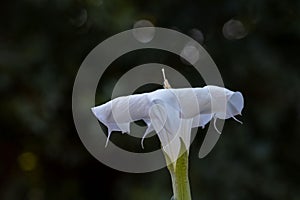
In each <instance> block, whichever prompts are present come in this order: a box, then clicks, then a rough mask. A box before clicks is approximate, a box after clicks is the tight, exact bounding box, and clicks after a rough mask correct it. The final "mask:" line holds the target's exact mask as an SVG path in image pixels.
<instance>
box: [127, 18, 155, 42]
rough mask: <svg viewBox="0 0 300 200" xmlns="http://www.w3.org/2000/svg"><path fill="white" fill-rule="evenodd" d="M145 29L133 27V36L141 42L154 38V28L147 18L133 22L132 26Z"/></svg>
mask: <svg viewBox="0 0 300 200" xmlns="http://www.w3.org/2000/svg"><path fill="white" fill-rule="evenodd" d="M144 27H147V29H134V30H133V32H132V33H133V36H134V37H135V38H136V39H137V40H138V41H140V42H142V43H148V42H150V41H151V40H152V39H153V38H154V34H155V28H154V25H153V24H152V23H151V22H150V21H149V20H144V19H143V20H139V21H137V22H135V23H134V25H133V28H144Z"/></svg>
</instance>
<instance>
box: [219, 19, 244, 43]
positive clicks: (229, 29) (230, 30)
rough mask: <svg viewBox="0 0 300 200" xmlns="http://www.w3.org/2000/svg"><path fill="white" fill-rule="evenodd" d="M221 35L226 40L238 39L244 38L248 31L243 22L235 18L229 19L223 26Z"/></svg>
mask: <svg viewBox="0 0 300 200" xmlns="http://www.w3.org/2000/svg"><path fill="white" fill-rule="evenodd" d="M222 31H223V35H224V37H225V38H226V39H228V40H238V39H242V38H244V37H245V36H246V35H247V34H248V32H247V30H246V28H245V26H244V24H243V23H242V22H241V21H239V20H235V19H231V20H229V21H228V22H226V23H225V24H224V26H223V30H222Z"/></svg>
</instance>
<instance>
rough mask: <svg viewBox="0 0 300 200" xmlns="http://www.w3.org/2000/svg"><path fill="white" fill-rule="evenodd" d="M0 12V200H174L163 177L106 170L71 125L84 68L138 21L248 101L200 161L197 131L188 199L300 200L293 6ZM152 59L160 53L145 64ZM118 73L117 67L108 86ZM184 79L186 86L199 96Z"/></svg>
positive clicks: (59, 4) (116, 2)
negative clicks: (188, 40) (211, 67)
mask: <svg viewBox="0 0 300 200" xmlns="http://www.w3.org/2000/svg"><path fill="white" fill-rule="evenodd" d="M0 8H1V14H0V94H1V99H0V102H1V104H0V109H1V110H0V111H1V114H0V121H1V126H0V158H1V159H0V199H3V200H21V199H22V200H53V199H55V200H69V199H70V200H73V199H78V200H94V199H111V200H113V199H129V200H131V199H133V200H135V199H137V200H138V199H144V200H152V199H157V200H159V199H162V200H165V199H170V198H171V196H172V191H171V183H170V179H169V174H168V171H167V170H166V169H162V170H159V171H156V172H152V173H146V174H127V173H124V172H119V171H116V170H113V169H110V168H109V167H107V166H105V165H103V164H101V163H100V162H98V161H97V160H96V159H95V158H93V157H92V156H91V155H90V154H89V153H88V151H87V150H86V149H85V147H84V146H83V144H82V143H81V141H80V139H79V137H78V134H77V132H76V130H75V127H74V124H73V119H72V110H71V97H72V87H73V82H74V79H75V76H76V73H77V70H78V69H79V66H80V64H81V62H82V61H83V60H84V58H85V57H86V56H87V54H88V53H89V52H90V51H91V50H92V49H93V48H94V47H95V46H96V45H98V44H99V43H100V42H102V41H103V40H105V39H106V38H108V37H109V36H112V35H114V34H117V33H119V32H121V31H124V30H128V29H131V28H132V27H133V25H134V23H135V22H136V21H138V20H141V19H147V20H149V21H151V22H152V23H153V24H154V25H155V26H159V27H165V28H172V29H176V30H178V31H180V32H182V33H185V34H188V35H191V36H192V37H194V38H195V39H196V40H199V42H202V44H203V46H204V48H205V49H206V50H207V51H208V52H209V54H210V55H211V57H212V58H213V59H214V61H215V62H216V64H217V66H218V68H219V70H220V71H221V74H222V76H223V80H224V83H225V85H226V87H228V88H230V89H233V90H238V91H241V92H242V93H243V95H244V98H245V108H244V111H243V116H242V117H241V118H240V119H242V121H243V122H244V124H243V125H240V124H238V123H236V122H235V121H233V120H227V122H226V124H225V128H224V130H223V134H222V136H221V139H220V141H219V142H218V143H217V145H216V146H215V148H214V149H213V151H212V152H211V153H210V154H209V155H208V156H207V157H205V158H204V159H199V158H198V157H197V155H198V150H199V147H200V144H201V141H202V139H203V136H204V134H205V131H200V132H199V133H198V135H197V137H196V140H195V142H194V143H193V145H192V148H191V154H190V180H191V187H192V195H193V199H195V200H197V199H203V200H204V199H207V200H210V199H224V200H225V199H228V200H235V199H238V200H239V199H243V200H248V199H267V200H268V199H270V200H271V199H272V200H277V199H278V200H279V199H280V200H281V199H282V200H286V199H289V200H297V199H300V180H299V178H300V159H299V155H300V148H299V144H300V143H299V142H300V135H299V133H300V131H299V130H300V128H299V122H300V104H299V99H300V94H299V88H300V70H299V66H300V59H299V55H298V54H299V52H300V51H299V50H300V49H299V45H300V12H299V11H300V1H296V0H295V1H283V0H273V1H271V0H270V1H267V0H252V1H245V0H241V1H234V0H225V1H221V0H202V1H197V2H196V1H194V2H192V1H178V0H173V1H171V0H160V1H157V0H153V1H147V2H146V1H139V0H129V1H124V0H77V1H73V0H22V1H1V3H0ZM231 19H234V20H239V21H240V22H241V24H240V25H241V26H237V27H236V26H232V27H229V30H231V31H232V33H231V38H230V37H229V38H228V37H224V33H223V32H222V29H223V26H224V24H226V23H227V22H228V21H229V20H231ZM227 28H228V27H227ZM193 29H194V30H193ZM195 29H197V30H198V31H196V33H198V35H197V34H196V35H195V34H193V33H195ZM192 30H193V31H192ZM199 30H200V31H202V33H203V36H204V40H203V41H202V39H201V34H200V35H199ZM226 30H227V29H226ZM225 36H226V33H225ZM145 53H149V52H145ZM140 54H141V53H140V52H136V54H134V53H133V55H129V57H127V59H126V62H129V63H130V62H132V63H134V61H133V60H134V59H135V57H136V56H137V55H140ZM151 55H152V57H151ZM153 55H154V56H153ZM155 55H157V56H161V55H163V53H162V54H160V52H156V53H153V52H152V53H151V52H150V53H149V57H147V56H146V57H147V58H154V59H155V58H157V56H155ZM165 56H166V57H168V56H169V55H165ZM141 60H142V61H143V59H141ZM160 60H161V61H166V62H165V64H168V65H170V66H173V65H181V66H184V65H185V64H184V63H182V62H181V61H180V59H178V60H176V59H175V60H172V62H171V61H170V59H160ZM144 61H147V62H150V61H151V59H148V60H147V59H145V60H144ZM124 62H125V61H124ZM118 63H119V64H118ZM120 63H121V64H120ZM121 71H122V62H121V61H119V62H117V63H116V64H115V65H114V66H113V68H112V70H111V71H110V73H107V74H108V76H106V77H108V78H107V80H109V79H110V78H111V79H113V78H116V77H118V76H120V72H121ZM190 75H191V79H192V81H194V82H193V86H203V85H202V82H201V81H200V80H199V83H197V82H195V80H194V79H193V77H192V74H190ZM187 78H189V75H187ZM113 80H115V79H113ZM170 82H171V80H170ZM108 83H109V82H107V84H108ZM110 84H111V83H110ZM99 98H100V100H99V101H101V99H102V100H103V99H107V98H108V96H105V95H104V94H103V95H102V96H101V94H99V96H98V99H99ZM115 135H117V134H115ZM115 137H118V136H115ZM127 137H130V136H125V135H123V136H122V138H124V143H126V142H128V141H127V139H126V138H127ZM112 139H113V138H112ZM136 142H137V144H139V141H136ZM137 146H138V145H137Z"/></svg>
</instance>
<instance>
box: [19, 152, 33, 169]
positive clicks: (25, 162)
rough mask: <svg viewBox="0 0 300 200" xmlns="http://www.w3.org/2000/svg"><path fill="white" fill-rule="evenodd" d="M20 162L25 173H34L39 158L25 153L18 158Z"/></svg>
mask: <svg viewBox="0 0 300 200" xmlns="http://www.w3.org/2000/svg"><path fill="white" fill-rule="evenodd" d="M18 161H19V165H20V168H21V169H22V170H23V171H32V170H34V169H35V168H36V164H37V157H36V155H35V154H33V153H31V152H24V153H22V154H21V155H20V156H19V157H18Z"/></svg>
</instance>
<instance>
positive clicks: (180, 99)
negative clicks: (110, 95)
mask: <svg viewBox="0 0 300 200" xmlns="http://www.w3.org/2000/svg"><path fill="white" fill-rule="evenodd" d="M166 86H167V87H168V83H166V82H165V87H166ZM243 106H244V100H243V96H242V94H241V93H240V92H233V91H230V90H228V89H226V88H223V87H218V86H212V85H208V86H205V87H203V88H200V87H199V88H181V89H172V88H169V89H168V88H167V89H159V90H156V91H153V92H149V93H143V94H134V95H129V96H123V97H118V98H116V99H113V100H111V101H109V102H107V103H105V104H103V105H100V106H97V107H93V108H92V112H93V113H94V115H95V116H96V117H97V118H98V119H99V120H100V121H101V122H102V123H103V124H104V125H106V126H107V128H108V138H107V142H106V145H107V143H108V141H109V137H110V135H111V132H112V131H121V132H122V133H129V132H130V123H131V122H134V121H137V120H143V121H144V122H145V123H146V124H147V129H146V132H145V133H144V136H143V138H142V140H141V143H142V147H143V141H144V138H145V137H146V136H147V135H148V134H149V133H150V132H152V131H155V132H156V133H157V135H158V137H159V140H160V142H161V145H162V147H163V150H164V151H165V153H166V154H167V155H168V157H169V159H170V160H171V162H175V161H176V160H177V158H178V156H179V154H180V147H181V144H182V143H183V144H184V145H185V148H186V150H187V151H188V150H189V146H190V134H191V129H192V128H194V127H204V126H205V125H206V124H207V123H209V122H210V121H211V120H214V121H213V122H214V127H215V129H216V131H218V132H219V133H221V132H220V131H219V130H218V129H217V127H216V120H217V119H228V118H233V119H235V120H237V119H236V118H235V117H234V116H235V115H238V114H241V111H242V109H243ZM237 121H238V120H237Z"/></svg>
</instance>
